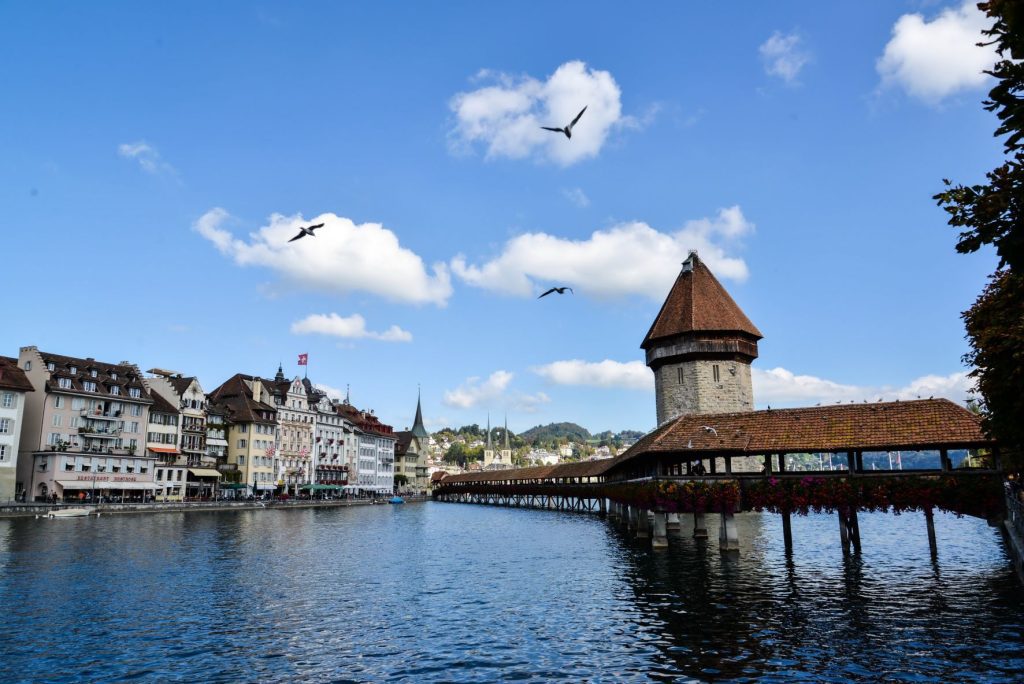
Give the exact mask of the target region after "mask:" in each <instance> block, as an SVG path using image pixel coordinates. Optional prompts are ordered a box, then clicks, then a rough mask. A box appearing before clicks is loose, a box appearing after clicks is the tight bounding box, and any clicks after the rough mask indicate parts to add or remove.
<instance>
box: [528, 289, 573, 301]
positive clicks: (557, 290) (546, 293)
mask: <svg viewBox="0 0 1024 684" xmlns="http://www.w3.org/2000/svg"><path fill="white" fill-rule="evenodd" d="M566 290H568V291H569V293H570V294H576V293H575V292H573V291H572V288H571V287H553V288H551V289H550V290H548V291H547V292H545V293H544V294H542V295H541V296H540V297H547V296H548V295H549V294H551V293H552V292H557V293H558V294H565V291H566ZM540 297H537V299H540Z"/></svg>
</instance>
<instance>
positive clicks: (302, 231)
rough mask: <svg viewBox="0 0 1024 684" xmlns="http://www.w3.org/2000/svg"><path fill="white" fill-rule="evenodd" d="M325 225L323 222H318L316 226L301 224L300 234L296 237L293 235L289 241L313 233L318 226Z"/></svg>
mask: <svg viewBox="0 0 1024 684" xmlns="http://www.w3.org/2000/svg"><path fill="white" fill-rule="evenodd" d="M323 227H324V224H322V223H318V224H316V225H315V226H309V227H303V226H299V234H298V235H296V236H295V237H293V238H292V239H291V240H289V241H288V242H295V241H296V240H298V239H299V238H302V237H306V236H307V235H313V231H314V230H316V229H317V228H323ZM314 237H315V236H314Z"/></svg>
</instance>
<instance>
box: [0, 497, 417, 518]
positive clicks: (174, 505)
mask: <svg viewBox="0 0 1024 684" xmlns="http://www.w3.org/2000/svg"><path fill="white" fill-rule="evenodd" d="M404 498H405V501H406V503H421V502H423V501H426V500H427V498H426V497H423V496H419V497H415V496H409V497H404ZM374 504H376V505H387V504H388V500H387V499H376V500H374V499H339V500H323V501H320V500H290V501H188V502H166V503H164V502H152V503H144V504H143V503H105V504H100V506H99V513H100V514H102V515H110V514H123V513H177V512H181V511H188V512H192V511H244V510H290V509H294V508H344V507H346V506H369V505H374ZM65 508H86V509H88V510H89V511H90V513H92V512H93V511H94V510H95V508H94V507H93V506H92V505H88V504H86V505H79V504H42V503H33V504H22V503H9V504H0V518H33V517H36V516H45V515H46V514H47V513H49V512H50V511H59V510H63V509H65Z"/></svg>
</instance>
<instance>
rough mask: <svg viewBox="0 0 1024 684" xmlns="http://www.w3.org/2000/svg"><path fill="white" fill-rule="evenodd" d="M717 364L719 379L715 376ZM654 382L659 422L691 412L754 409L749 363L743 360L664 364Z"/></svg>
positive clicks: (724, 411) (728, 411) (655, 375)
mask: <svg viewBox="0 0 1024 684" xmlns="http://www.w3.org/2000/svg"><path fill="white" fill-rule="evenodd" d="M716 365H717V366H718V381H717V382H716V381H715V378H714V366H716ZM680 370H681V371H682V382H681V383H680V382H679V380H680ZM654 385H655V396H656V402H657V411H658V425H662V424H663V423H665V422H666V421H669V420H672V419H674V418H678V417H679V416H681V415H684V414H689V413H732V412H736V411H753V410H754V391H753V388H752V386H751V380H750V365H749V364H746V363H742V362H740V361H706V360H700V361H684V362H682V363H669V364H665V365H664V366H662V367H661V368H659V369H658V370H657V371H655V374H654Z"/></svg>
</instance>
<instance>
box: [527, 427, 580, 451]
mask: <svg viewBox="0 0 1024 684" xmlns="http://www.w3.org/2000/svg"><path fill="white" fill-rule="evenodd" d="M520 437H522V438H523V440H525V441H526V442H527V443H528V444H532V445H533V446H542V445H551V444H552V443H554V445H555V446H556V447H557V445H558V444H559V443H564V442H566V441H570V442H585V441H587V440H588V439H590V432H588V431H587V429H586V428H585V427H581V426H579V425H577V424H576V423H551V424H549V425H538V426H537V427H532V428H530V429H529V430H527V431H526V432H523V433H522V434H520Z"/></svg>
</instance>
